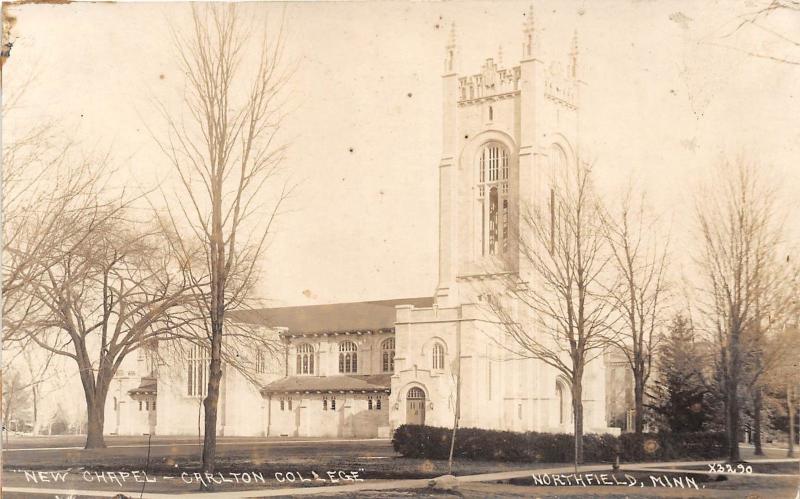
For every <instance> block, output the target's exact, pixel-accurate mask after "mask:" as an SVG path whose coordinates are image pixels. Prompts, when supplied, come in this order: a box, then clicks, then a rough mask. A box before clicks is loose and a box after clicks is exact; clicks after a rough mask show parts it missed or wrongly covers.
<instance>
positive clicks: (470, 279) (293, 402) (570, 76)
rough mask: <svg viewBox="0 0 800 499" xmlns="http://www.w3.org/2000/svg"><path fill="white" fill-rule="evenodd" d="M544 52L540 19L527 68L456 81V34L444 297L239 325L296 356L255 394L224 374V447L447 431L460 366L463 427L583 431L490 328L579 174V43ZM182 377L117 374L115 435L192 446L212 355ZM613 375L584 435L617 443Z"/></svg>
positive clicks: (442, 215) (596, 372) (446, 142)
mask: <svg viewBox="0 0 800 499" xmlns="http://www.w3.org/2000/svg"><path fill="white" fill-rule="evenodd" d="M537 38H538V34H537V32H536V30H535V28H534V24H533V13H532V12H531V13H530V15H529V16H528V21H527V23H526V24H525V26H524V29H523V51H522V58H521V60H520V61H519V63H518V64H517V65H513V66H503V64H502V62H501V61H500V60H495V59H493V58H489V59H486V60H485V63H484V64H483V67H482V69H481V72H480V73H478V74H472V75H460V74H459V73H458V71H457V63H456V59H457V47H456V42H455V34H454V33H453V34H452V35H451V37H450V40H449V42H448V44H447V46H446V51H445V63H444V74H443V76H442V82H443V91H444V113H443V128H444V130H443V131H444V134H443V142H442V144H443V150H442V155H441V159H440V161H439V165H438V175H439V203H440V204H439V214H438V219H439V276H438V277H439V278H438V286H437V288H436V290H435V293H434V295H433V296H432V297H426V298H413V299H400V300H387V301H373V302H361V303H344V304H334V305H315V306H306V307H285V308H275V309H265V310H256V311H247V312H237V313H235V314H233V315H234V316H235V317H236V319H237V320H239V321H242V322H248V323H252V324H256V325H260V326H263V328H264V331H265V334H272V335H275V336H276V337H277V338H279V339H280V340H281V341H282V344H283V345H284V350H285V351H284V357H283V358H282V359H270V362H269V363H267V361H266V360H265V361H264V363H263V366H262V367H263V369H261V371H262V372H258V373H257V377H258V380H257V381H255V382H254V381H251V380H246V379H245V378H244V377H243V376H242V375H241V374H239V373H237V372H235V371H233V370H232V369H228V370H226V372H225V374H224V377H223V382H222V392H221V395H220V409H219V418H220V421H219V426H220V428H219V432H220V434H223V435H269V436H278V435H287V436H339V437H377V436H382V437H387V436H389V435H390V434H391V431H392V429H393V428H396V427H397V426H399V425H401V424H404V423H415V424H427V425H436V426H450V425H452V423H453V420H454V414H455V410H456V385H457V384H456V380H457V376H456V372H457V367H458V364H459V362H458V361H460V372H461V420H460V425H461V426H464V427H482V428H493V429H507V430H520V431H521V430H537V431H554V432H570V431H572V421H571V414H572V410H571V401H570V389H569V381H568V380H567V379H565V378H564V377H562V376H561V375H559V373H558V372H557V371H556V369H554V368H552V367H549V366H547V365H546V364H545V363H543V362H541V361H539V360H536V359H520V358H517V357H519V356H515V355H511V354H510V353H509V351H513V349H514V346H513V345H511V344H510V343H509V340H508V339H507V338H506V337H505V334H504V332H503V330H502V329H501V328H500V327H498V326H492V325H487V323H486V321H483V320H481V319H482V318H483V317H485V311H484V310H485V302H486V300H490V299H493V296H494V294H495V293H499V292H500V291H501V289H500V288H501V282H500V276H502V275H505V274H508V273H516V272H524V270H525V269H524V268H521V267H524V261H523V259H522V258H520V255H519V250H518V248H517V246H516V244H515V243H514V238H513V237H511V234H514V233H515V231H516V228H517V225H518V210H519V207H520V205H521V203H542V202H547V200H549V199H550V198H551V195H552V194H551V190H552V189H553V188H554V187H553V185H552V183H551V179H552V177H553V173H554V172H557V171H559V170H563V169H565V168H567V167H568V165H569V164H574V163H575V162H576V161H578V159H577V153H576V144H577V129H578V122H577V111H578V90H579V88H578V87H579V79H578V48H577V41H574V42H573V45H572V47H571V50H569V51H567V50H564V54H563V57H560V58H556V59H555V60H553V61H552V62H550V63H546V62H545V61H544V57H543V55H542V53H541V52H540V50H539V48H538V40H537ZM567 52H569V53H567ZM561 59H563V62H562V60H561ZM253 355H261V354H259V353H258V352H255V353H253ZM187 362H188V364H187V365H180V366H178V365H175V366H160V367H159V369H158V373H157V376H158V377H157V378H154V377H152V374H153V373H151V372H150V371H147V373H146V374H147V375H146V376H145V377H143V378H137V377H130V376H129V374H130V373H128V372H127V371H125V372H122V373H121V374H120V375H119V377H118V386H119V388H118V389H117V391H116V392H114V393H113V394H112V395H113V400H114V401H115V402H113V403H114V411H115V412H114V411H112V412H107V417H106V421H107V425H106V428H107V430H108V431H109V432H117V433H138V432H142V431H150V432H155V433H158V434H197V432H198V431H199V427H200V420H199V417H200V411H201V400H202V397H203V396H204V395H205V386H204V382H206V380H207V374H206V371H205V370H206V369H207V356H206V355H204V354H203V352H202V350H200V349H197V350H196V351H193V352H192V353H191V355H190V356H189V360H188V361H187ZM140 367H141V366H140ZM605 368H606V366H605V364H604V362H603V360H602V359H600V360H597V361H594V362H592V363H590V364H589V365H588V366H587V369H586V372H585V375H584V390H583V393H584V428H585V430H586V431H587V432H605V431H614V429H609V428H608V426H607V423H606V417H607V414H606V382H607V377H606V370H605ZM134 381H135V382H134ZM134 385H135V386H134ZM112 395H110V396H109V398H110V399H112ZM110 403H111V402H110ZM114 421H116V424H114V423H113V422H114ZM123 421H125V422H124V423H123ZM134 421H135V422H134ZM617 431H618V430H617Z"/></svg>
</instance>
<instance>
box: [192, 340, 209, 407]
mask: <svg viewBox="0 0 800 499" xmlns="http://www.w3.org/2000/svg"><path fill="white" fill-rule="evenodd" d="M209 361H210V358H209V356H208V350H206V349H205V348H203V347H202V346H201V345H192V346H191V348H190V349H189V361H188V371H189V372H188V376H187V390H186V393H187V394H188V395H189V396H190V397H205V396H206V391H207V389H208V363H209Z"/></svg>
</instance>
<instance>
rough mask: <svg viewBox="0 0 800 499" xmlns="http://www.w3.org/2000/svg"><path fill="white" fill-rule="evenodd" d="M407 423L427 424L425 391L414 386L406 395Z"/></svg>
mask: <svg viewBox="0 0 800 499" xmlns="http://www.w3.org/2000/svg"><path fill="white" fill-rule="evenodd" d="M406 424H418V425H424V424H425V392H423V391H422V390H421V389H420V388H417V387H414V388H412V389H410V390H409V391H408V395H407V396H406Z"/></svg>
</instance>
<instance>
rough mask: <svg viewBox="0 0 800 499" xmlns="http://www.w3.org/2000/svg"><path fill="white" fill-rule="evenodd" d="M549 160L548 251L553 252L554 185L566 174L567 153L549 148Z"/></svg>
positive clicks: (556, 148)
mask: <svg viewBox="0 0 800 499" xmlns="http://www.w3.org/2000/svg"><path fill="white" fill-rule="evenodd" d="M548 156H549V158H548V159H549V160H550V193H549V194H550V196H549V197H550V199H549V200H548V212H549V214H550V251H551V252H552V251H555V246H556V225H557V220H556V216H557V212H556V211H557V210H556V208H557V207H556V191H555V188H556V185H557V182H558V179H559V178H562V177H563V175H566V174H567V173H568V172H567V153H566V152H564V148H562V147H561V146H560V145H558V144H553V145H551V146H550V153H549V154H548Z"/></svg>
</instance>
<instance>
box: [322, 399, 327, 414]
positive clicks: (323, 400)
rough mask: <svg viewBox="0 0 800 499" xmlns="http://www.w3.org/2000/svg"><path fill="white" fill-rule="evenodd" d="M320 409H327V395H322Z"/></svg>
mask: <svg viewBox="0 0 800 499" xmlns="http://www.w3.org/2000/svg"><path fill="white" fill-rule="evenodd" d="M322 410H323V411H327V410H328V397H323V399H322Z"/></svg>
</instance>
